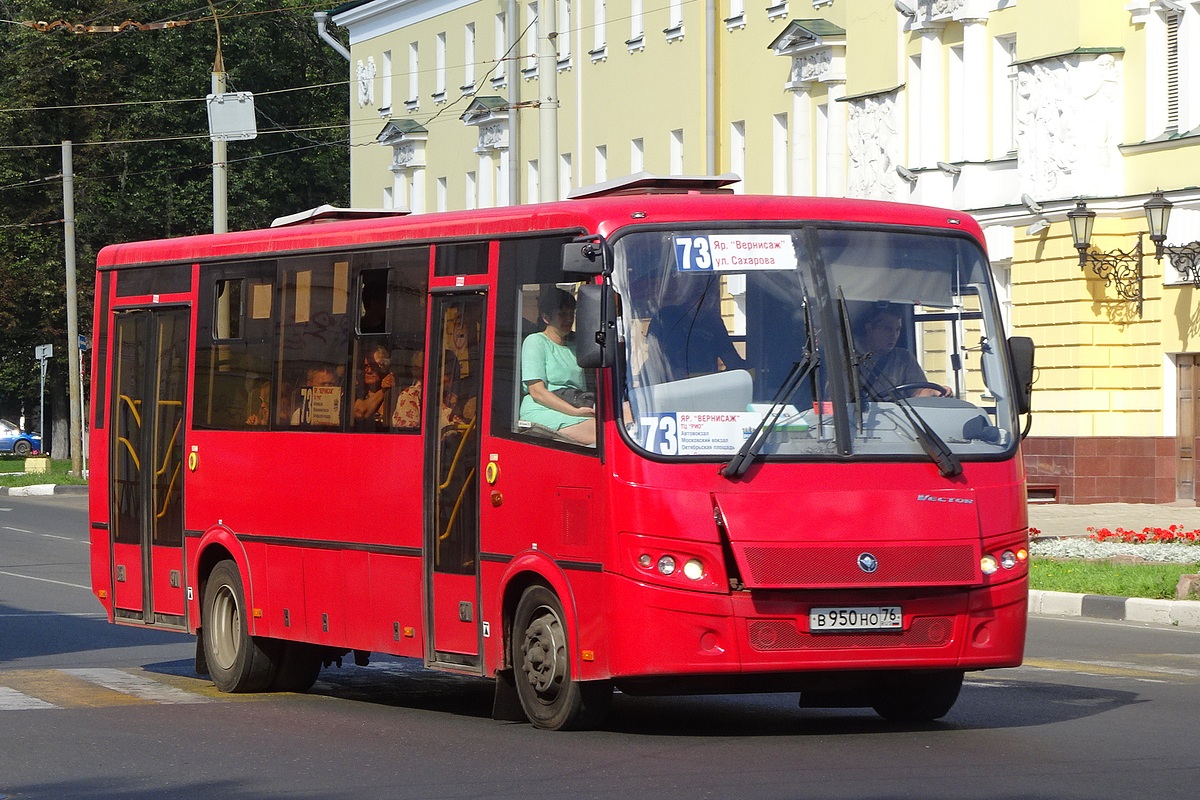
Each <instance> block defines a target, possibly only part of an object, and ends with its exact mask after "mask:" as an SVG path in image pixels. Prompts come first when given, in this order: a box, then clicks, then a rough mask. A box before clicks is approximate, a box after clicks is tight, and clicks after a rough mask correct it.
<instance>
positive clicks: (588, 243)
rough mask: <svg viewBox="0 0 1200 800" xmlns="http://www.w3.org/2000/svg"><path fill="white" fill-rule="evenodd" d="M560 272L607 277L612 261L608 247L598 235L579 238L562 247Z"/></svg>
mask: <svg viewBox="0 0 1200 800" xmlns="http://www.w3.org/2000/svg"><path fill="white" fill-rule="evenodd" d="M562 271H563V272H567V273H575V274H577V275H609V274H611V273H612V259H610V258H609V257H608V246H607V244H606V243H605V241H604V239H603V238H601V237H600V236H598V235H592V236H580V237H578V238H576V239H574V240H572V241H570V242H567V243H566V244H564V245H563V249H562Z"/></svg>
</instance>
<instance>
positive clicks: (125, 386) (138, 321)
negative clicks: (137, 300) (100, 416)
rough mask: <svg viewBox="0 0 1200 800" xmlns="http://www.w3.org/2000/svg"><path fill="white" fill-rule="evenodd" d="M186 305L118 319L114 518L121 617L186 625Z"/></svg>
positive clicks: (115, 576)
mask: <svg viewBox="0 0 1200 800" xmlns="http://www.w3.org/2000/svg"><path fill="white" fill-rule="evenodd" d="M188 325H189V314H188V309H186V308H167V309H154V310H144V309H137V310H131V311H118V312H116V313H115V314H114V321H113V339H114V346H113V360H112V380H111V382H110V385H111V386H112V404H113V405H112V420H113V424H112V425H111V426H110V428H111V431H112V434H111V436H112V440H111V441H110V442H109V448H110V451H109V452H110V453H111V458H112V463H111V465H110V471H109V474H110V475H111V479H110V480H111V483H110V486H109V517H110V530H111V532H112V533H111V536H112V539H111V547H112V565H113V574H112V586H113V606H114V609H115V611H114V614H115V616H116V618H117V619H118V620H125V621H127V622H128V621H141V622H143V623H145V624H148V625H161V626H164V627H169V628H185V627H186V619H185V616H184V589H183V587H184V574H185V573H184V564H183V435H184V407H185V406H184V402H185V400H186V398H185V394H184V393H185V390H186V387H187V359H188V332H189V328H188Z"/></svg>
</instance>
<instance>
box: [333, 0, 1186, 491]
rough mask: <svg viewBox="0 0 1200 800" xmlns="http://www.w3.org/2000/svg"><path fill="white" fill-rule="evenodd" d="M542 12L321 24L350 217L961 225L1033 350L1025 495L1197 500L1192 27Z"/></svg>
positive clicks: (611, 9) (906, 8)
mask: <svg viewBox="0 0 1200 800" xmlns="http://www.w3.org/2000/svg"><path fill="white" fill-rule="evenodd" d="M550 2H551V3H552V4H553V8H552V9H550V8H549V7H548V4H547V3H546V0H540V3H539V2H534V3H529V2H507V0H476V1H475V2H471V1H470V0H367V1H366V2H358V3H350V4H347V5H344V6H341V7H340V8H337V9H334V10H333V11H331V12H329V13H330V17H331V18H332V20H333V22H334V23H335V24H336V25H338V26H341V27H342V28H344V29H346V30H347V31H348V32H349V35H350V48H349V71H350V77H351V91H350V126H351V127H350V133H351V144H352V145H353V147H352V148H351V198H352V202H353V204H354V205H356V206H362V207H381V206H382V207H387V208H400V207H405V208H409V209H411V210H413V211H435V210H442V209H460V208H474V207H485V206H495V205H507V204H513V203H528V202H534V201H537V200H540V199H551V198H554V199H557V198H562V197H565V196H566V195H567V194H568V193H569V192H570V191H571V190H573V189H575V188H578V187H581V186H585V185H589V184H593V183H598V182H602V181H605V180H609V179H613V178H616V177H619V176H622V175H626V174H630V173H634V172H639V171H647V172H651V173H658V174H684V175H697V174H718V173H725V172H732V173H735V174H737V175H739V176H741V178H742V181H741V182H740V183H739V184H738V185H737V186H736V190H737V191H745V192H748V193H765V194H793V195H831V196H850V197H866V198H876V199H888V200H896V201H901V202H915V203H924V204H930V205H938V206H945V207H948V208H953V209H957V210H961V211H966V212H968V213H971V214H973V215H974V216H975V217H976V218H977V219H978V220H979V221H980V223H981V224H982V225H983V226H984V228H985V231H986V233H987V235H988V246H989V253H990V256H991V259H992V263H993V267H994V268H995V271H996V275H997V281H998V283H999V285H1000V287H1001V291H1002V296H1004V297H1006V298H1007V301H1008V307H1007V309H1006V313H1007V315H1008V320H1009V324H1010V328H1011V331H1012V333H1015V334H1022V335H1028V336H1031V337H1032V338H1033V339H1034V341H1035V343H1036V344H1037V347H1038V350H1037V362H1038V373H1037V382H1036V384H1035V391H1034V409H1035V413H1034V416H1033V420H1032V427H1031V430H1030V434H1029V437H1028V438H1027V439H1026V443H1025V444H1026V446H1025V452H1026V466H1027V469H1028V472H1029V481H1030V484H1031V492H1032V494H1034V495H1035V496H1040V497H1044V498H1047V499H1049V498H1052V497H1053V498H1056V499H1058V500H1059V501H1062V502H1104V501H1118V500H1119V501H1128V502H1171V501H1174V500H1177V499H1180V500H1189V501H1194V500H1195V499H1196V497H1197V494H1196V489H1195V481H1194V475H1195V472H1196V470H1195V467H1194V462H1193V454H1194V452H1195V450H1196V438H1197V437H1196V434H1197V431H1198V430H1200V427H1198V426H1197V422H1196V420H1197V417H1198V415H1200V411H1198V409H1200V369H1198V365H1200V292H1198V290H1197V288H1196V286H1197V285H1200V276H1197V275H1196V273H1195V270H1194V268H1193V269H1191V270H1190V271H1189V264H1193V263H1194V261H1195V259H1196V252H1197V251H1198V250H1200V244H1198V243H1197V241H1198V240H1200V188H1198V187H1200V0H905V1H904V2H894V1H893V0H782V1H779V0H776V1H775V2H772V0H762V2H756V0H719V2H717V0H689V1H688V2H684V1H683V0H550ZM551 14H552V15H553V20H549V17H550V16H551ZM548 21H550V22H552V24H547V22H548ZM551 34H552V35H551ZM539 55H540V57H539ZM551 73H552V78H553V79H551ZM1156 190H1160V191H1161V192H1162V195H1163V196H1164V198H1165V199H1166V200H1167V201H1168V202H1170V203H1171V204H1172V207H1171V214H1170V222H1169V225H1168V227H1167V230H1166V239H1165V245H1166V252H1165V253H1164V257H1163V258H1162V260H1161V261H1160V260H1158V259H1157V258H1156V257H1155V247H1154V243H1152V242H1151V241H1150V239H1149V237H1148V236H1147V235H1145V234H1146V233H1147V232H1148V227H1147V220H1146V215H1145V211H1144V205H1145V203H1146V202H1147V201H1148V200H1149V199H1150V198H1151V196H1152V195H1153V193H1155V192H1156ZM1081 200H1082V201H1083V202H1084V204H1085V206H1084V209H1082V210H1086V211H1088V212H1093V213H1094V214H1095V218H1094V219H1095V221H1094V228H1093V232H1092V236H1091V240H1090V242H1089V245H1088V250H1087V251H1086V252H1087V253H1089V255H1088V256H1087V259H1086V263H1085V264H1084V265H1083V266H1082V267H1081V266H1080V256H1079V252H1078V250H1077V249H1076V247H1075V245H1074V243H1073V240H1072V234H1071V228H1070V226H1069V224H1068V219H1067V214H1068V212H1072V211H1074V210H1076V209H1077V208H1079V202H1080V201H1081ZM1139 235H1140V236H1139ZM1139 241H1140V243H1141V253H1142V255H1141V256H1140V257H1139V256H1138V252H1139V251H1138V245H1139Z"/></svg>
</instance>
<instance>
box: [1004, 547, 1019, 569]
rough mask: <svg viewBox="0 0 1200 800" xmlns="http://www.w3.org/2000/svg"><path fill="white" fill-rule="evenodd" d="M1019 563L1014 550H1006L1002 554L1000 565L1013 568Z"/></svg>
mask: <svg viewBox="0 0 1200 800" xmlns="http://www.w3.org/2000/svg"><path fill="white" fill-rule="evenodd" d="M1016 565H1017V554H1016V553H1014V552H1013V551H1012V550H1005V551H1004V552H1003V553H1001V554H1000V566H1002V567H1004V568H1005V569H1012V568H1013V567H1015V566H1016Z"/></svg>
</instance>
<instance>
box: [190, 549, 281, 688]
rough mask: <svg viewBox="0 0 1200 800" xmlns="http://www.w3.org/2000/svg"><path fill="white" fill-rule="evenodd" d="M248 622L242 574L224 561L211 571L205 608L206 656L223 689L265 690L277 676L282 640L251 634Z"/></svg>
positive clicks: (206, 586)
mask: <svg viewBox="0 0 1200 800" xmlns="http://www.w3.org/2000/svg"><path fill="white" fill-rule="evenodd" d="M247 625H248V620H247V617H246V592H245V589H244V588H243V587H242V576H241V575H240V574H239V573H238V569H237V566H236V565H235V564H234V563H233V562H232V561H222V562H220V563H218V564H217V565H216V566H215V567H213V571H212V572H211V573H209V576H208V583H206V584H205V587H204V608H203V635H204V657H205V660H206V661H207V662H208V673H209V676H210V677H211V678H212V681H213V683H215V684H216V685H217V688H218V689H220V690H221V691H222V692H261V691H265V690H266V689H268V688H269V687H270V686H271V681H272V680H273V679H274V677H275V671H276V669H277V665H278V661H279V655H280V645H281V644H282V643H281V642H277V641H272V640H270V639H263V638H260V637H257V636H251V635H250V634H249V632H248V629H247Z"/></svg>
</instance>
